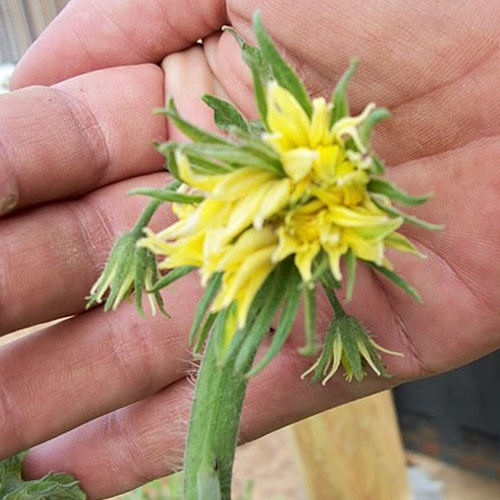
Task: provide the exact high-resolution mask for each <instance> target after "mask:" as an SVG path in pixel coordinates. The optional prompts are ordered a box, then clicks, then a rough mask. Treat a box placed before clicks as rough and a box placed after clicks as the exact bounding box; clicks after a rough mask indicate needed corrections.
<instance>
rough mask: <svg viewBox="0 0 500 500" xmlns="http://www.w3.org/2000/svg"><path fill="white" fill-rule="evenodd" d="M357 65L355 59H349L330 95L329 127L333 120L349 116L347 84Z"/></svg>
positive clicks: (357, 62)
mask: <svg viewBox="0 0 500 500" xmlns="http://www.w3.org/2000/svg"><path fill="white" fill-rule="evenodd" d="M358 65H359V61H358V60H357V59H355V60H353V61H351V63H350V64H349V67H348V68H347V71H346V72H345V73H344V74H343V75H342V77H341V78H340V80H339V82H338V83H337V86H336V87H335V90H334V91H333V96H332V104H333V109H332V114H331V115H330V123H329V126H330V128H331V127H332V126H333V124H334V123H335V122H337V121H338V120H340V119H341V118H345V117H346V116H349V103H348V101H347V86H348V85H349V81H350V79H351V78H352V75H353V74H354V72H355V71H356V69H357V67H358Z"/></svg>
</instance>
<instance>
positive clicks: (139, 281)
mask: <svg viewBox="0 0 500 500" xmlns="http://www.w3.org/2000/svg"><path fill="white" fill-rule="evenodd" d="M135 253H136V257H135V259H134V261H135V270H134V293H135V306H136V309H137V311H138V312H139V314H140V315H141V316H143V317H144V316H145V313H144V308H143V307H142V292H143V290H144V288H145V286H144V282H145V280H146V274H147V272H148V267H149V264H150V263H149V259H148V258H147V257H148V253H150V252H149V251H148V250H147V249H146V248H137V247H136V249H135ZM153 258H154V257H153Z"/></svg>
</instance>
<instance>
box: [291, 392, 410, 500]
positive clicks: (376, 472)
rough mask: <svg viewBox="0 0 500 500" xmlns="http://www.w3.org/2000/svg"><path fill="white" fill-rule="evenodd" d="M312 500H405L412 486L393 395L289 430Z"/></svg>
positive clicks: (356, 404)
mask: <svg viewBox="0 0 500 500" xmlns="http://www.w3.org/2000/svg"><path fill="white" fill-rule="evenodd" d="M291 433H292V436H293V440H294V442H295V445H296V451H297V457H298V461H299V464H300V467H301V469H302V472H303V475H304V479H305V483H306V489H307V491H308V493H309V500H388V499H390V500H406V499H409V498H410V487H409V483H408V478H407V474H406V462H405V454H404V450H403V446H402V442H401V437H400V434H399V428H398V423H397V419H396V414H395V410H394V404H393V401H392V395H391V393H390V392H384V393H381V394H376V395H374V396H370V397H367V398H364V399H361V400H359V401H356V402H354V403H350V404H348V405H345V406H342V407H340V408H335V409H333V410H330V411H327V412H325V413H322V414H320V415H316V416H314V417H311V418H309V419H307V420H304V421H302V422H299V423H297V424H295V425H293V426H292V427H291Z"/></svg>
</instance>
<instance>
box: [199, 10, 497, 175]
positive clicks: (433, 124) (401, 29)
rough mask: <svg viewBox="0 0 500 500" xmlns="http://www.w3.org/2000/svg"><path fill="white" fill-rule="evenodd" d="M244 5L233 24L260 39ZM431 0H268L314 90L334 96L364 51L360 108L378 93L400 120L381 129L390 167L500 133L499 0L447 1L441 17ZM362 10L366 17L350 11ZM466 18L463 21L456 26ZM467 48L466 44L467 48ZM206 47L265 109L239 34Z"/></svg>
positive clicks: (279, 38)
mask: <svg viewBox="0 0 500 500" xmlns="http://www.w3.org/2000/svg"><path fill="white" fill-rule="evenodd" d="M429 3H431V2H429ZM238 5H239V9H238V10H237V12H232V11H231V12H230V13H231V14H232V16H233V17H234V22H233V26H234V27H235V29H236V30H237V31H238V32H239V33H240V34H241V35H242V36H244V37H246V38H249V39H251V38H252V37H253V36H252V33H251V29H250V26H251V16H252V13H253V9H254V6H253V4H252V2H246V3H245V2H241V3H240V4H238ZM425 5H426V2H420V3H419V4H418V5H417V4H415V5H413V6H412V7H411V8H405V9H401V8H400V5H399V4H397V3H394V2H389V1H385V2H380V4H379V5H377V9H376V12H375V11H374V10H373V9H372V8H370V7H368V6H367V4H366V3H365V2H361V1H356V2H354V3H353V2H352V1H348V2H347V1H340V2H336V3H335V6H334V7H332V3H331V2H322V1H320V2H315V5H314V8H312V9H311V8H310V7H309V5H307V4H304V3H294V4H293V8H290V9H283V8H282V7H281V5H280V3H279V2H275V3H269V2H268V3H265V4H263V5H262V12H263V19H264V22H265V25H266V26H267V28H268V30H269V31H270V34H271V35H272V36H273V38H274V39H275V41H276V42H277V43H278V44H279V45H280V47H281V48H282V50H283V53H284V55H285V56H286V58H287V60H288V61H290V62H291V63H292V65H293V66H294V67H295V68H296V69H297V70H298V71H299V74H300V76H301V77H303V78H304V79H305V82H306V84H307V87H308V89H309V90H310V91H311V92H312V94H313V95H314V96H317V95H321V96H324V97H326V98H328V97H329V96H330V95H331V93H332V90H333V87H334V85H335V82H336V81H337V80H338V78H339V77H340V76H341V75H342V73H343V72H344V71H345V69H346V68H347V66H348V64H349V60H350V59H352V58H354V57H358V58H359V60H360V66H359V69H358V70H357V72H356V74H355V76H354V77H353V79H352V81H351V83H350V85H349V100H350V102H351V104H352V108H353V113H358V112H360V111H361V110H362V109H363V108H364V107H365V106H366V105H367V104H368V102H370V101H375V102H376V103H377V104H378V105H379V106H385V107H387V108H389V110H390V111H391V113H392V117H391V119H390V120H388V121H386V122H383V123H381V124H380V125H379V126H378V127H377V133H376V135H375V150H376V151H377V153H378V154H380V156H381V157H382V158H384V159H385V160H386V161H387V162H388V164H389V165H398V164H400V163H403V162H406V161H409V160H411V159H415V158H420V157H428V156H432V155H435V154H437V153H439V152H441V151H445V150H451V149H454V148H459V147H462V146H464V145H465V144H467V143H469V142H471V141H473V140H476V139H478V138H480V137H488V136H492V135H496V134H498V133H499V131H500V103H499V100H498V98H497V93H496V92H495V91H493V89H495V88H496V84H495V81H496V79H497V74H498V71H499V69H500V57H499V53H498V50H497V47H496V45H495V43H494V40H495V36H494V31H493V30H495V29H496V28H495V27H494V25H493V24H492V23H491V19H492V16H498V13H499V12H498V11H499V8H498V5H495V6H494V5H493V4H492V3H491V2H485V3H482V4H481V5H475V6H472V4H467V3H464V2H459V3H458V4H457V5H455V7H456V8H455V9H454V10H453V12H451V11H450V10H449V9H446V8H445V7H444V6H442V8H443V11H442V12H441V14H439V15H437V13H436V10H435V9H433V8H431V6H430V5H429V6H427V7H426V6H425ZM438 8H441V7H438ZM353 12H355V13H356V15H350V14H352V13H353ZM445 18H448V19H449V22H448V23H444V22H443V19H445ZM297 19H301V20H302V22H301V23H297ZM462 19H469V20H472V19H473V20H474V23H472V24H471V23H462ZM457 25H460V26H461V27H462V28H461V29H458V30H457V29H455V26H457ZM323 27H324V29H322V28H323ZM486 33H488V35H486ZM402 34H403V35H402ZM415 40H418V50H415ZM374 41H376V43H375V42H374ZM436 44H438V45H439V50H436ZM457 46H461V47H462V48H463V50H460V51H457V50H456V47H457ZM204 49H205V51H206V54H207V59H208V61H209V64H210V67H211V69H212V71H213V73H214V75H215V76H216V78H218V80H219V81H220V82H221V85H223V87H224V88H225V90H226V92H227V93H228V95H229V97H230V99H231V100H232V101H233V102H234V103H236V105H237V106H239V107H240V108H242V110H243V111H244V112H245V113H246V114H247V115H249V116H255V110H254V105H253V98H252V96H251V92H250V91H249V89H250V88H251V76H250V74H249V71H248V69H247V68H246V67H245V65H244V63H243V62H242V59H241V51H240V49H239V46H238V44H237V42H236V41H235V39H234V37H233V36H232V34H231V33H230V32H224V33H222V34H220V33H216V34H213V35H211V36H210V37H209V38H208V39H207V40H205V41H204ZM408 54H410V56H411V57H408ZM443 61H445V63H444V62H443ZM454 124H455V125H454ZM456 124H458V125H456Z"/></svg>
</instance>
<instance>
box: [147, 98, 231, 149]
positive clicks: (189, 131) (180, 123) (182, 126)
mask: <svg viewBox="0 0 500 500" xmlns="http://www.w3.org/2000/svg"><path fill="white" fill-rule="evenodd" d="M155 113H156V114H163V115H167V116H168V117H169V118H170V119H171V120H172V122H173V123H174V125H175V126H176V127H177V128H178V129H179V130H180V131H181V132H182V133H183V134H184V135H185V136H186V137H189V139H191V140H192V141H194V142H202V143H207V144H227V141H226V140H224V139H223V138H222V137H220V136H218V135H216V134H212V133H210V132H207V131H206V130H203V129H201V128H199V127H196V126H195V125H193V124H192V123H189V122H188V121H186V120H184V119H183V118H182V117H181V116H180V115H179V112H178V111H177V108H176V106H175V102H174V100H173V99H172V98H170V99H169V100H168V103H167V107H165V108H157V109H155Z"/></svg>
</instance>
